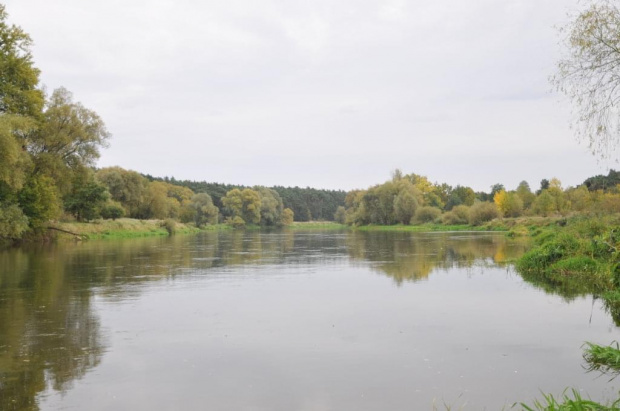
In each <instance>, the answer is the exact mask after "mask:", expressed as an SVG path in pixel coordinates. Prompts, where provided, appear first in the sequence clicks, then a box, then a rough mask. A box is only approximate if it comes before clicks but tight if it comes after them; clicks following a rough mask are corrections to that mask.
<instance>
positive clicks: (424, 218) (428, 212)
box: [413, 206, 441, 224]
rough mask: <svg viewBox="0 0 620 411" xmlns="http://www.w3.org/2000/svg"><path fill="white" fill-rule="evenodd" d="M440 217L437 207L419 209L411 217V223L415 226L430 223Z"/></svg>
mask: <svg viewBox="0 0 620 411" xmlns="http://www.w3.org/2000/svg"><path fill="white" fill-rule="evenodd" d="M440 216H441V210H440V209H438V208H437V207H429V206H426V207H420V208H418V209H417V210H416V212H415V215H414V216H413V222H414V223H417V224H424V223H432V222H433V221H435V220H437V219H438V218H439V217H440Z"/></svg>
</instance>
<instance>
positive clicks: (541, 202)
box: [532, 190, 556, 217]
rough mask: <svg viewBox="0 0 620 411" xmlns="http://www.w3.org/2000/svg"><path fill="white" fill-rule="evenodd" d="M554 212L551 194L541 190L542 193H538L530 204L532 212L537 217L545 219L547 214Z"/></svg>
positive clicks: (553, 200) (554, 207) (553, 201)
mask: <svg viewBox="0 0 620 411" xmlns="http://www.w3.org/2000/svg"><path fill="white" fill-rule="evenodd" d="M555 210H556V204H555V199H554V198H553V196H552V195H551V194H549V190H543V192H542V193H540V195H539V196H538V197H536V200H534V203H532V211H534V212H535V213H536V214H538V215H542V216H545V217H546V216H548V215H549V214H552V213H553V212H554V211H555Z"/></svg>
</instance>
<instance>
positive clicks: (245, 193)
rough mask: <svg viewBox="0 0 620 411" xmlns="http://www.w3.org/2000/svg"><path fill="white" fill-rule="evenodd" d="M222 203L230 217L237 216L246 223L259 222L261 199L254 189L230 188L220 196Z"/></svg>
mask: <svg viewBox="0 0 620 411" xmlns="http://www.w3.org/2000/svg"><path fill="white" fill-rule="evenodd" d="M222 204H223V205H224V207H225V208H226V210H227V211H228V212H229V214H230V215H231V216H232V217H239V218H240V219H242V220H243V221H244V222H245V223H248V224H258V223H260V210H261V199H260V195H259V194H258V193H257V192H256V191H254V190H252V189H250V188H246V189H244V190H239V189H238V188H235V189H232V190H230V191H229V192H228V193H226V196H225V197H224V198H222ZM233 220H234V218H233Z"/></svg>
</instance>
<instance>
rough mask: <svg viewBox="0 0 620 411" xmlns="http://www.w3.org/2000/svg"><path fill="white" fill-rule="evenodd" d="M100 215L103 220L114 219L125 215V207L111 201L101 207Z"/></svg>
mask: <svg viewBox="0 0 620 411" xmlns="http://www.w3.org/2000/svg"><path fill="white" fill-rule="evenodd" d="M100 213H101V217H102V218H104V219H105V220H116V219H117V218H122V217H124V216H125V209H124V208H123V207H122V206H121V205H120V204H118V203H116V202H111V203H108V204H106V205H104V206H103V207H101V212H100Z"/></svg>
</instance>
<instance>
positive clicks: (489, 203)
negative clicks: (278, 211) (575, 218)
mask: <svg viewBox="0 0 620 411" xmlns="http://www.w3.org/2000/svg"><path fill="white" fill-rule="evenodd" d="M619 174H620V173H617V172H616V171H614V170H611V171H610V172H609V176H607V177H604V176H596V177H592V178H589V179H587V180H586V181H585V182H584V184H582V185H580V186H577V187H568V188H566V189H564V188H562V184H561V182H560V180H558V179H556V178H553V179H551V180H547V179H543V180H542V181H541V183H540V188H539V189H538V190H536V191H535V192H533V191H532V190H531V188H530V186H529V184H528V183H527V182H526V181H522V182H521V183H520V184H519V185H518V186H517V187H516V189H514V190H506V188H505V187H504V186H503V185H502V184H495V185H493V186H492V187H491V191H490V193H485V192H474V190H473V189H472V188H470V187H466V186H460V185H459V186H456V187H452V186H450V185H448V184H445V183H444V184H439V183H431V182H430V180H429V179H428V178H427V177H425V176H420V175H417V174H407V175H404V174H403V173H402V172H401V171H399V170H396V171H395V172H394V174H393V176H392V179H391V180H389V181H386V182H385V183H383V184H378V185H375V186H372V187H370V188H368V189H367V190H354V191H351V192H349V193H348V194H347V197H346V199H345V206H344V207H339V208H338V210H337V211H336V214H335V220H336V221H338V222H341V223H346V224H349V225H356V226H357V225H368V224H378V225H393V224H405V225H408V224H424V223H441V224H446V225H460V224H472V225H479V224H482V223H484V222H487V221H491V220H493V219H495V218H499V217H519V216H522V215H527V216H551V215H567V214H569V213H604V214H609V213H618V212H620V185H619V184H618V183H616V184H612V182H614V181H616V180H615V179H617V178H618V175H619Z"/></svg>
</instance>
